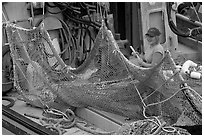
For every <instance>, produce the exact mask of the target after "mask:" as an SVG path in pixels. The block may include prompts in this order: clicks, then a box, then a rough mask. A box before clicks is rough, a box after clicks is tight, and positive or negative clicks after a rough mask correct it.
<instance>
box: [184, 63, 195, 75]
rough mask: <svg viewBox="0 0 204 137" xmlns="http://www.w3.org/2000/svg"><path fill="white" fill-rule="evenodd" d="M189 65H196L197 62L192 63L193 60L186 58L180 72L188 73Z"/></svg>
mask: <svg viewBox="0 0 204 137" xmlns="http://www.w3.org/2000/svg"><path fill="white" fill-rule="evenodd" d="M189 67H197V64H196V63H194V62H193V61H191V60H187V61H186V62H185V63H184V64H183V66H182V68H181V74H190V70H189Z"/></svg>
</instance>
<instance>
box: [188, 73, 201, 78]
mask: <svg viewBox="0 0 204 137" xmlns="http://www.w3.org/2000/svg"><path fill="white" fill-rule="evenodd" d="M190 77H191V78H194V79H201V77H202V74H201V73H199V72H191V73H190Z"/></svg>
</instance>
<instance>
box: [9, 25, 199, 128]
mask: <svg viewBox="0 0 204 137" xmlns="http://www.w3.org/2000/svg"><path fill="white" fill-rule="evenodd" d="M6 29H7V34H8V39H9V43H10V50H11V55H12V58H13V65H14V84H15V85H14V86H15V87H16V88H17V90H18V91H19V93H20V94H22V96H23V97H24V99H25V101H27V102H29V103H31V104H33V105H35V106H40V107H43V106H46V105H48V106H49V104H51V102H54V101H55V100H61V101H62V102H64V103H66V104H67V105H71V106H73V107H93V108H96V109H99V110H103V111H106V112H111V113H115V114H118V115H121V116H125V117H127V118H131V119H135V120H141V119H145V118H148V117H151V116H160V117H162V118H163V119H164V121H165V122H166V123H167V125H172V124H177V125H201V124H202V99H201V96H200V95H199V94H197V93H196V92H195V91H194V90H193V89H191V88H190V87H189V86H188V85H186V84H185V81H184V80H183V79H182V77H181V75H180V73H179V72H178V71H176V69H175V68H176V67H175V63H174V61H173V59H172V58H171V55H170V53H169V52H166V55H165V57H164V59H163V60H162V61H161V62H160V63H159V64H158V65H157V66H155V67H153V68H142V67H139V66H136V65H134V64H132V63H131V62H130V61H129V60H128V59H127V58H125V56H124V55H123V54H122V53H121V52H120V50H119V47H118V45H117V43H116V41H115V39H114V37H113V35H112V33H111V31H110V30H108V29H107V28H106V26H105V23H104V22H102V27H101V28H100V30H99V32H98V35H97V37H96V39H95V42H94V46H93V48H92V50H91V52H90V54H89V56H88V58H87V59H86V60H85V61H84V62H83V64H82V65H81V66H79V67H78V68H71V67H70V66H67V65H66V64H65V63H64V62H63V60H62V59H61V57H60V56H59V55H58V54H57V52H56V50H55V48H54V46H53V45H52V43H51V40H50V37H49V34H48V33H47V31H46V30H45V29H44V27H43V24H42V25H40V26H39V27H37V28H33V29H24V28H21V27H19V26H16V25H14V24H7V27H6ZM50 59H52V60H55V64H54V65H50V61H49V60H50ZM170 72H171V73H170ZM169 74H171V75H169Z"/></svg>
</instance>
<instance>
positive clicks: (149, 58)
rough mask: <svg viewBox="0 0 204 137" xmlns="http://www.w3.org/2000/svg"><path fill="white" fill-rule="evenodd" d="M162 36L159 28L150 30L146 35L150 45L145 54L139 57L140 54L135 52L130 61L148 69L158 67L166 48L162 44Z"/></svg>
mask: <svg viewBox="0 0 204 137" xmlns="http://www.w3.org/2000/svg"><path fill="white" fill-rule="evenodd" d="M160 35H161V32H160V31H159V30H158V29H157V28H155V27H153V28H150V29H149V30H148V31H147V33H146V34H145V38H146V40H147V41H148V43H149V46H148V47H147V49H146V51H145V53H144V54H143V55H139V56H138V53H135V52H133V53H132V55H133V57H130V61H131V62H132V63H134V64H136V65H139V66H141V67H146V68H148V67H153V66H155V65H157V64H158V63H159V62H160V61H161V60H162V59H163V57H164V48H163V47H162V45H161V44H160V38H159V36H160Z"/></svg>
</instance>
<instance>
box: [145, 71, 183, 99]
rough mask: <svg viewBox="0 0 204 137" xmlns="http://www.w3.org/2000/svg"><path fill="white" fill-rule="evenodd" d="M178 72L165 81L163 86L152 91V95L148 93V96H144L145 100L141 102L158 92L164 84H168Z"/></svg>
mask: <svg viewBox="0 0 204 137" xmlns="http://www.w3.org/2000/svg"><path fill="white" fill-rule="evenodd" d="M179 72H180V71H178V72H176V73H174V75H172V76H171V77H170V78H169V79H168V80H166V81H165V82H164V83H163V84H161V85H160V86H159V87H158V88H157V89H156V90H154V91H153V92H152V93H150V94H149V95H148V96H146V97H145V98H143V100H145V99H147V98H149V97H150V96H151V95H153V94H154V93H155V92H156V91H158V89H160V88H161V87H162V86H163V85H164V84H166V83H167V82H169V81H170V80H171V79H172V78H173V77H174V76H175V75H176V74H178V73H179Z"/></svg>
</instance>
